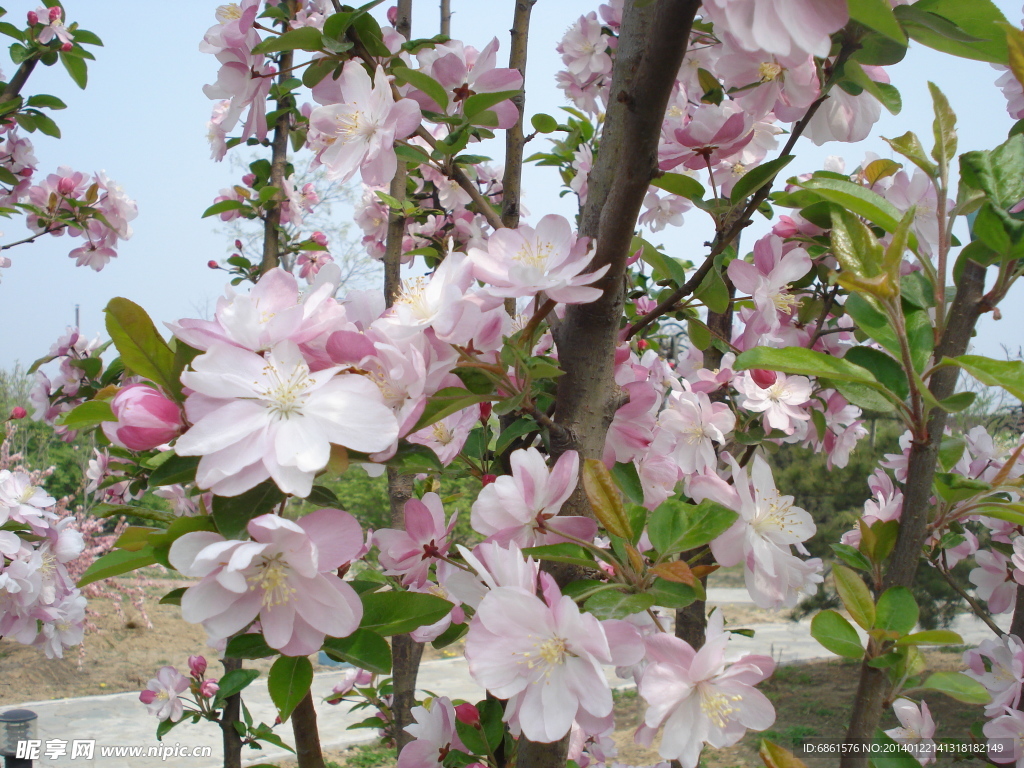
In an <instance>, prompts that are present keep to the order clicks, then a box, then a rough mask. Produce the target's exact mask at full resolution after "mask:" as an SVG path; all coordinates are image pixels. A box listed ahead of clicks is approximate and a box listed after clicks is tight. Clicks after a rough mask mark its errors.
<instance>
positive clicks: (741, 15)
mask: <svg viewBox="0 0 1024 768" xmlns="http://www.w3.org/2000/svg"><path fill="white" fill-rule="evenodd" d="M702 12H703V13H704V15H705V17H706V18H707V20H708V21H711V22H712V23H713V24H714V25H715V34H717V35H719V36H722V35H727V36H728V37H729V38H730V41H734V42H735V44H736V46H737V47H738V48H742V49H743V50H745V51H750V52H752V53H753V52H757V51H764V52H765V53H769V54H774V55H776V56H778V57H780V58H783V59H797V60H799V59H802V58H804V57H806V56H807V55H812V56H816V57H818V58H819V59H823V58H825V57H827V56H828V54H829V50H830V49H831V47H832V40H831V35H832V33H833V32H838V31H839V30H840V29H842V28H843V26H845V24H846V22H847V20H848V19H849V12H848V11H847V9H846V2H845V0H705V3H704V5H703V8H702Z"/></svg>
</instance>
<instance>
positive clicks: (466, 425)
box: [406, 407, 480, 467]
mask: <svg viewBox="0 0 1024 768" xmlns="http://www.w3.org/2000/svg"><path fill="white" fill-rule="evenodd" d="M479 413H480V410H479V409H478V408H476V407H472V408H463V409H462V410H461V411H456V412H455V413H453V414H452V415H451V416H445V417H444V418H443V419H440V420H439V421H435V422H434V423H433V424H431V425H430V426H429V427H424V428H423V429H421V430H419V431H418V432H413V433H411V434H409V435H407V436H406V440H408V441H409V442H410V443H416V444H418V445H425V446H427V447H428V448H430V449H431V450H432V451H433V452H434V453H436V454H437V458H438V460H439V461H440V462H441V464H442V465H444V466H446V467H447V466H448V465H449V464H451V463H452V462H453V461H455V457H456V456H458V455H459V452H460V451H462V448H463V446H464V445H465V444H466V440H467V439H468V438H469V433H470V432H472V431H473V427H475V426H476V423H477V420H478V416H479Z"/></svg>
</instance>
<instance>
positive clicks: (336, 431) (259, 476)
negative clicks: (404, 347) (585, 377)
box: [175, 341, 398, 496]
mask: <svg viewBox="0 0 1024 768" xmlns="http://www.w3.org/2000/svg"><path fill="white" fill-rule="evenodd" d="M192 369H193V370H192V371H188V372H185V373H183V374H182V376H181V380H182V382H183V383H184V384H185V385H186V386H187V387H189V389H190V390H192V392H191V394H190V395H189V396H188V399H187V400H186V401H185V413H186V415H187V416H188V419H189V421H191V422H192V424H193V426H192V427H191V428H190V429H189V430H188V431H187V432H186V433H185V434H184V435H182V436H181V437H179V438H178V442H177V444H176V446H175V450H176V452H177V453H178V454H179V455H181V456H201V457H202V458H201V459H200V461H199V468H198V471H197V473H196V482H197V484H198V485H199V486H200V487H202V488H206V489H209V490H211V491H213V492H214V493H216V494H217V495H220V496H236V495H238V494H240V493H242V492H243V491H246V490H248V489H249V488H252V487H254V486H255V485H257V484H259V483H261V482H263V481H264V480H266V479H267V478H268V477H271V478H273V479H274V482H275V483H277V485H278V487H279V488H281V490H283V491H284V492H285V493H292V494H296V495H299V496H306V495H308V494H309V492H310V490H311V488H312V485H313V477H314V475H315V474H316V473H317V472H319V471H320V470H322V469H323V468H324V467H325V466H327V462H328V461H329V459H330V454H331V445H341V446H344V447H346V448H350V449H352V450H355V451H360V452H363V453H373V452H375V451H381V450H384V449H385V448H387V447H389V446H390V445H392V443H393V442H394V441H395V439H396V438H397V437H398V423H397V421H396V420H395V417H394V414H393V413H392V411H391V409H390V408H388V407H387V406H386V405H385V404H384V401H383V397H382V396H381V393H380V390H379V389H378V388H377V387H376V386H375V385H374V383H373V382H372V381H370V380H369V379H368V378H367V377H365V376H359V375H356V374H340V375H339V374H337V371H338V370H339V368H338V367H335V368H328V369H325V370H322V371H317V372H316V373H313V372H311V371H310V370H309V365H308V364H307V363H306V361H305V359H303V357H302V355H301V353H300V352H299V348H298V347H297V346H296V345H295V344H294V343H293V342H290V341H284V342H281V343H280V344H278V345H276V346H275V347H273V348H272V349H271V350H270V352H269V353H268V354H267V357H266V358H264V357H261V356H260V355H257V354H256V353H254V352H250V351H248V350H244V349H239V348H238V347H231V346H227V345H225V344H215V345H213V346H212V347H211V348H210V351H209V352H207V353H206V354H203V355H200V356H199V357H197V358H196V359H195V360H194V361H193V362H192Z"/></svg>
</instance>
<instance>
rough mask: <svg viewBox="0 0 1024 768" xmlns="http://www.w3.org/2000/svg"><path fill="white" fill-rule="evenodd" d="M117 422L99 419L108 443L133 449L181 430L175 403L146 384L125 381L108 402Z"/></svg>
mask: <svg viewBox="0 0 1024 768" xmlns="http://www.w3.org/2000/svg"><path fill="white" fill-rule="evenodd" d="M110 408H111V410H113V411H114V416H115V417H117V421H105V422H103V434H105V435H106V436H107V438H108V439H109V440H110V442H112V443H114V444H115V445H120V446H121V447H123V448H129V449H131V450H133V451H148V450H151V449H153V448H156V447H157V446H158V445H163V444H164V443H168V442H170V441H171V440H173V439H174V438H175V437H177V436H178V433H180V432H181V429H182V426H183V425H182V422H181V410H180V409H179V408H178V404H177V403H175V402H174V401H173V400H171V399H169V398H168V397H166V396H164V394H163V393H162V392H160V391H159V390H158V389H156V388H155V387H152V386H150V385H149V384H129V385H128V386H127V387H124V388H122V389H121V390H120V391H119V392H118V393H117V394H116V395H114V399H113V400H111V401H110Z"/></svg>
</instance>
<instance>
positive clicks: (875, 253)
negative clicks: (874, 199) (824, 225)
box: [831, 208, 899, 300]
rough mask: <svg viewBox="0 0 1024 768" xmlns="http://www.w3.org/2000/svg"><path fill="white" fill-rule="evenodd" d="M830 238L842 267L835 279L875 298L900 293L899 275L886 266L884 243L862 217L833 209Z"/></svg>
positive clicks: (883, 297) (849, 288) (857, 291)
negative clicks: (895, 274)
mask: <svg viewBox="0 0 1024 768" xmlns="http://www.w3.org/2000/svg"><path fill="white" fill-rule="evenodd" d="M898 228H899V227H898V226H897V229H898ZM894 231H895V230H894ZM831 241H832V252H833V253H834V254H835V256H836V259H838V261H839V264H840V266H841V267H842V269H841V270H840V272H839V273H838V276H837V277H836V282H838V283H839V284H840V285H841V286H843V287H844V288H846V289H847V290H848V291H850V292H851V293H860V294H866V295H867V296H870V297H872V298H873V299H876V300H879V299H881V300H884V299H892V298H894V297H895V296H896V295H897V292H898V290H899V283H898V276H896V277H894V276H893V275H892V274H891V273H890V271H888V270H886V268H885V250H884V248H883V247H882V244H881V243H879V242H878V238H877V237H875V233H874V232H873V231H872V229H871V227H869V226H868V225H867V224H865V223H864V222H863V221H862V220H861V219H860V218H859V217H857V216H855V215H854V214H852V213H850V211H848V210H846V209H845V208H835V209H833V210H832V235H831Z"/></svg>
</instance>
